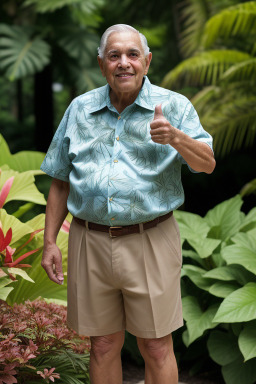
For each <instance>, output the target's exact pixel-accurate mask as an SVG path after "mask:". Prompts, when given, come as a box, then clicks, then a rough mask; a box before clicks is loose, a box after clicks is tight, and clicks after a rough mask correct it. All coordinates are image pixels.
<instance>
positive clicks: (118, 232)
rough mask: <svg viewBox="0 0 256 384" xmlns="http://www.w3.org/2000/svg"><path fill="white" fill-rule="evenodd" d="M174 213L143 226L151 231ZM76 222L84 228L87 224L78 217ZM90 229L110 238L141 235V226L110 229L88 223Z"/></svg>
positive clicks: (105, 226)
mask: <svg viewBox="0 0 256 384" xmlns="http://www.w3.org/2000/svg"><path fill="white" fill-rule="evenodd" d="M172 214H173V212H172V211H171V212H169V213H167V214H166V215H163V216H159V217H157V218H156V219H154V220H151V221H147V222H146V223H142V224H143V229H144V230H145V229H150V228H153V227H155V226H156V225H157V224H158V223H162V222H163V221H165V220H167V219H169V217H171V216H172ZM74 220H75V221H76V222H77V223H78V224H81V225H83V226H85V224H86V222H85V220H83V219H79V218H78V217H74ZM88 228H89V229H92V230H93V231H100V232H108V233H109V236H110V237H118V236H124V235H130V234H132V233H140V226H139V224H133V225H125V226H116V227H109V226H108V225H101V224H96V223H90V222H88Z"/></svg>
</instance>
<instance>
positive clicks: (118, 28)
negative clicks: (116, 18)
mask: <svg viewBox="0 0 256 384" xmlns="http://www.w3.org/2000/svg"><path fill="white" fill-rule="evenodd" d="M114 32H134V33H138V34H139V37H140V41H141V44H142V47H143V50H144V54H145V56H148V54H149V52H150V51H149V47H148V42H147V39H146V37H145V36H144V35H143V34H142V33H140V32H139V31H138V30H137V29H135V28H133V27H131V26H130V25H127V24H115V25H112V26H111V27H109V28H108V29H106V31H105V32H104V33H103V35H102V36H101V40H100V46H99V47H98V55H99V57H100V58H101V59H103V57H104V53H105V49H106V46H107V41H108V38H109V36H110V35H111V33H114Z"/></svg>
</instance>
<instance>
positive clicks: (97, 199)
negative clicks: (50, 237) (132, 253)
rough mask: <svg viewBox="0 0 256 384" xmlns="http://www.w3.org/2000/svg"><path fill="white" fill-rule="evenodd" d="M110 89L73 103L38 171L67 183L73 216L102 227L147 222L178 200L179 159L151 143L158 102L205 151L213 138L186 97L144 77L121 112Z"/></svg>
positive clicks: (181, 161) (180, 198)
mask: <svg viewBox="0 0 256 384" xmlns="http://www.w3.org/2000/svg"><path fill="white" fill-rule="evenodd" d="M109 90H110V88H109V85H108V84H107V85H105V86H103V87H100V88H97V89H95V90H93V91H90V92H87V93H85V94H83V95H81V96H78V97H77V98H75V99H74V100H73V101H72V103H71V104H70V106H69V107H68V109H67V110H66V112H65V114H64V117H63V119H62V121H61V123H60V125H59V127H58V129H57V131H56V133H55V135H54V137H53V140H52V142H51V145H50V147H49V149H48V152H47V154H46V156H45V159H44V161H43V163H42V165H41V170H42V171H44V172H45V173H47V174H48V175H50V176H52V177H54V178H57V179H60V180H63V181H66V182H69V184H70V193H69V197H68V201H67V207H68V210H69V211H70V212H71V214H72V215H73V216H76V217H80V218H81V219H85V220H88V221H91V222H94V223H99V224H105V225H109V226H116V225H129V224H135V223H140V222H145V221H150V220H153V219H154V218H156V217H158V216H161V215H164V214H166V213H167V212H170V211H172V210H175V209H177V208H178V207H179V206H180V205H181V204H182V203H183V202H184V191H183V187H182V183H181V166H182V164H184V163H185V161H184V159H183V158H182V157H181V155H180V154H179V153H178V152H177V151H176V150H175V149H174V148H173V147H171V145H168V144H167V145H162V144H158V143H155V142H153V141H152V140H151V135H150V122H151V121H152V120H153V118H154V109H155V106H156V105H158V104H162V110H163V114H164V116H165V118H166V119H167V120H168V121H169V122H170V123H171V124H172V125H173V126H174V127H176V128H178V129H180V130H182V131H183V132H185V133H186V134H187V135H189V136H191V137H192V138H194V139H196V140H199V141H202V142H205V143H207V144H208V145H209V146H210V147H212V137H211V136H210V135H209V134H208V133H207V132H206V131H205V130H204V129H203V128H202V126H201V124H200V121H199V118H198V115H197V113H196V111H195V109H194V107H193V105H192V104H191V102H190V101H189V100H188V99H187V98H186V97H185V96H182V95H180V94H178V93H175V92H172V91H169V90H167V89H164V88H160V87H157V86H155V85H153V84H151V83H150V81H149V80H148V78H147V77H146V76H145V78H144V83H143V86H142V88H141V90H140V92H139V95H138V96H137V98H136V100H135V102H134V103H133V104H131V105H129V106H128V107H127V108H125V110H124V111H123V112H122V113H120V114H119V113H118V112H117V110H116V109H115V108H114V107H113V105H112V104H111V101H110V97H109ZM191 171H192V172H193V170H192V169H191Z"/></svg>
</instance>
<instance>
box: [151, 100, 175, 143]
mask: <svg viewBox="0 0 256 384" xmlns="http://www.w3.org/2000/svg"><path fill="white" fill-rule="evenodd" d="M150 128H151V130H150V134H151V139H152V140H153V141H154V142H155V143H159V144H163V145H165V144H171V142H172V140H173V139H174V138H175V137H176V132H177V129H176V128H174V127H173V126H172V125H171V124H170V123H169V121H168V120H167V119H166V118H165V117H164V115H163V111H162V106H161V105H157V106H156V108H155V114H154V119H153V121H151V123H150Z"/></svg>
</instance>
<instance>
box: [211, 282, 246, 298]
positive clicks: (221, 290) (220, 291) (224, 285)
mask: <svg viewBox="0 0 256 384" xmlns="http://www.w3.org/2000/svg"><path fill="white" fill-rule="evenodd" d="M239 288H240V285H238V284H236V283H230V282H226V281H218V282H216V283H214V284H213V285H212V286H211V287H210V289H209V293H211V294H212V295H214V296H217V297H222V298H225V297H227V296H228V295H230V293H232V292H234V291H236V290H237V289H239Z"/></svg>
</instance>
